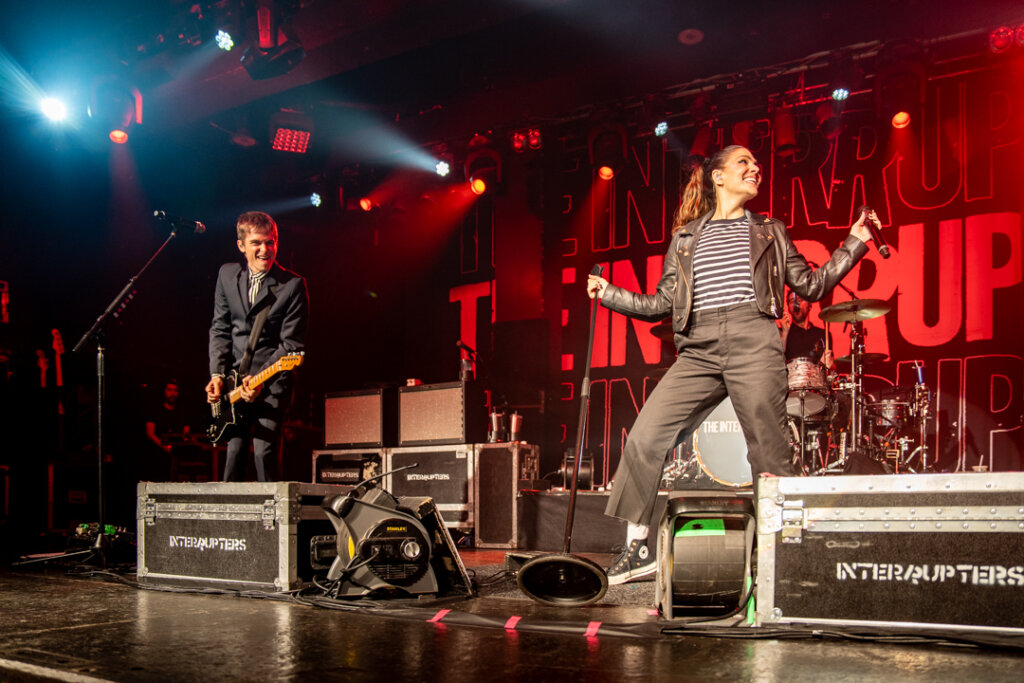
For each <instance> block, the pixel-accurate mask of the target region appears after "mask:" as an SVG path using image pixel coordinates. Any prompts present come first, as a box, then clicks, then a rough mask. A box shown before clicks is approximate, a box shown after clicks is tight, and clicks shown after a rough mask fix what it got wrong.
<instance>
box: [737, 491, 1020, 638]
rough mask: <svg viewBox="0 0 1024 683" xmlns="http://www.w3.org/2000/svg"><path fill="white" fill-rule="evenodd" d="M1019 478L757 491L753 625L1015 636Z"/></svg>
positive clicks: (1018, 613)
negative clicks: (932, 630)
mask: <svg viewBox="0 0 1024 683" xmlns="http://www.w3.org/2000/svg"><path fill="white" fill-rule="evenodd" d="M1022 529H1024V473H1021V472H998V473H995V474H993V473H973V472H967V473H962V474H894V475H875V476H870V475H847V476H842V477H771V478H767V479H761V480H760V481H759V482H758V503H757V623H758V625H759V626H760V625H775V624H808V625H812V626H818V627H821V626H823V625H832V626H856V627H859V628H863V627H867V626H875V627H879V628H882V629H894V628H904V629H907V628H909V629H922V628H925V627H927V628H929V629H939V630H949V631H951V632H954V633H957V634H962V633H964V632H968V631H980V632H996V631H999V632H1004V633H1012V634H1015V635H1018V636H1019V635H1022V634H1024V611H1022V610H1021V609H1020V605H1021V595H1022V594H1024V532H1022Z"/></svg>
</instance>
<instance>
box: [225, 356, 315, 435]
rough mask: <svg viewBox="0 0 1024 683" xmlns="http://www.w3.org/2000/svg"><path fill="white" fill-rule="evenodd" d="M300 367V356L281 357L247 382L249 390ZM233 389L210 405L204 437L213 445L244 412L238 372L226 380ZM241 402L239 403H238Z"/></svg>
mask: <svg viewBox="0 0 1024 683" xmlns="http://www.w3.org/2000/svg"><path fill="white" fill-rule="evenodd" d="M300 365H302V354H297V355H293V356H281V357H280V358H278V359H277V360H276V361H275V362H273V363H271V364H270V365H268V366H267V367H265V368H263V369H262V370H260V371H259V372H257V373H256V374H255V375H253V376H252V378H251V379H250V380H249V388H250V389H258V388H260V387H261V386H262V385H263V383H264V382H266V381H267V380H268V379H270V378H271V377H273V376H274V375H276V374H277V373H279V372H283V371H285V370H294V369H295V368H297V367H299V366H300ZM226 379H227V380H228V381H229V382H230V384H231V385H232V386H234V387H235V388H234V389H231V390H230V391H228V392H226V393H222V394H221V396H220V400H219V401H217V402H216V403H211V404H210V410H211V411H212V413H213V414H212V419H211V421H210V426H209V427H208V428H207V430H206V435H207V436H209V437H210V441H212V442H213V443H220V441H222V440H223V439H224V436H225V435H226V434H227V433H228V432H229V431H230V430H231V427H233V426H234V425H236V424H238V421H239V420H240V419H241V416H242V412H243V411H244V407H243V406H244V405H245V401H242V378H241V377H239V376H238V371H237V370H236V371H232V373H231V376H230V377H229V378H226ZM239 401H241V403H239Z"/></svg>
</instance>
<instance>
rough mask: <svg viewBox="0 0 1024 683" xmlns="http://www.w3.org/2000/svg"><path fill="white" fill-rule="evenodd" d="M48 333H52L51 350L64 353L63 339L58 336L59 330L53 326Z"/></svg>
mask: <svg viewBox="0 0 1024 683" xmlns="http://www.w3.org/2000/svg"><path fill="white" fill-rule="evenodd" d="M50 333H51V334H52V335H53V350H54V351H55V352H56V353H64V340H63V339H61V338H60V330H58V329H56V328H54V329H53V330H50Z"/></svg>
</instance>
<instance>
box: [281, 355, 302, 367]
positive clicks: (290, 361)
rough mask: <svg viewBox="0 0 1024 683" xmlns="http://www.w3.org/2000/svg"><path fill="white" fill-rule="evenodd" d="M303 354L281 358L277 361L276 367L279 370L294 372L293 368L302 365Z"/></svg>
mask: <svg viewBox="0 0 1024 683" xmlns="http://www.w3.org/2000/svg"><path fill="white" fill-rule="evenodd" d="M304 355H305V354H302V353H297V354H293V355H291V356H281V357H280V358H279V359H278V360H277V364H278V366H279V367H280V368H281V370H294V369H295V368H297V367H299V366H300V365H302V359H303V356H304Z"/></svg>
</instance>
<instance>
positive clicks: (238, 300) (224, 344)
mask: <svg viewBox="0 0 1024 683" xmlns="http://www.w3.org/2000/svg"><path fill="white" fill-rule="evenodd" d="M268 306H269V307H270V312H269V313H268V315H267V319H266V322H264V324H263V329H262V331H261V332H260V336H259V339H258V340H257V342H256V348H255V351H254V353H253V358H252V363H251V365H250V366H249V372H248V374H250V375H252V374H256V373H257V372H259V371H260V370H262V369H263V368H265V367H267V366H268V365H270V364H271V363H273V362H274V361H276V360H277V359H278V358H280V357H281V356H286V355H289V354H294V353H299V352H301V351H304V350H305V344H306V324H307V318H308V312H309V294H308V293H307V291H306V281H305V279H303V278H302V276H301V275H298V274H296V273H293V272H291V271H290V270H287V269H285V268H282V267H281V266H279V265H278V264H276V263H275V264H274V265H273V267H272V268H271V269H270V272H269V273H267V276H266V278H265V279H264V280H263V284H262V285H261V287H260V292H259V294H257V295H256V301H255V303H254V304H253V305H252V306H249V271H248V269H247V268H246V267H245V266H244V265H242V264H240V263H227V264H225V265H223V266H221V269H220V272H219V273H218V274H217V289H216V294H215V295H214V303H213V322H212V323H211V324H210V374H211V375H215V374H222V375H227V374H228V373H229V372H230V371H231V370H237V369H238V366H239V364H240V363H241V362H242V356H244V355H245V349H246V347H247V346H248V344H249V335H250V334H251V333H252V325H253V321H254V319H255V318H256V315H257V314H258V313H259V312H260V311H261V310H262V309H264V308H266V307H268ZM291 374H292V373H290V372H282V373H278V374H277V375H276V376H275V377H274V378H273V379H272V380H271V381H269V382H268V383H267V384H266V385H265V386H264V388H263V392H262V393H261V395H260V396H261V397H265V400H266V401H267V402H268V403H269V404H270V405H271V406H273V407H274V408H277V407H284V406H282V405H281V403H282V397H283V396H290V392H291V387H292V377H291Z"/></svg>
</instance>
